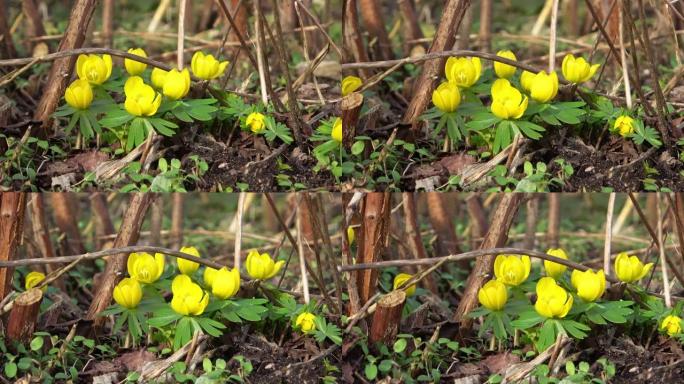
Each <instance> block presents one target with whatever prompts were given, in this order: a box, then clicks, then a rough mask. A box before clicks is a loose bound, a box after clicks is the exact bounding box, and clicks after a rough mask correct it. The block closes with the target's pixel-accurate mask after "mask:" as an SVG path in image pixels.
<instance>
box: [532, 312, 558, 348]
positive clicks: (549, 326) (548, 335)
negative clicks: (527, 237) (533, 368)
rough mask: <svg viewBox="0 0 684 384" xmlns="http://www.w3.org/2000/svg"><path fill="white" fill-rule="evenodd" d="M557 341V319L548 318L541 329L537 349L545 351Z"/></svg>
mask: <svg viewBox="0 0 684 384" xmlns="http://www.w3.org/2000/svg"><path fill="white" fill-rule="evenodd" d="M555 341H556V320H551V319H548V320H546V321H545V322H544V324H543V325H542V327H541V328H540V329H539V339H538V340H537V350H539V351H543V350H545V349H546V348H548V347H549V346H550V345H551V344H553V343H554V342H555Z"/></svg>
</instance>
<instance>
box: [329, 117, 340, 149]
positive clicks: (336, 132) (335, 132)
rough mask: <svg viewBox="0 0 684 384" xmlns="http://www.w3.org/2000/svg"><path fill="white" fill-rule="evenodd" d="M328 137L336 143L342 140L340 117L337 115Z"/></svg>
mask: <svg viewBox="0 0 684 384" xmlns="http://www.w3.org/2000/svg"><path fill="white" fill-rule="evenodd" d="M330 137H332V139H333V140H335V141H337V142H338V143H341V142H342V119H340V118H339V117H338V118H336V119H335V122H334V123H333V127H332V131H331V132H330Z"/></svg>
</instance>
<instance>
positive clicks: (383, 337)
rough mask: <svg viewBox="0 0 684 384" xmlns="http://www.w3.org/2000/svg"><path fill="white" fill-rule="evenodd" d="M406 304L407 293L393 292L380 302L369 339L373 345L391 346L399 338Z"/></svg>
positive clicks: (376, 308)
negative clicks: (380, 343)
mask: <svg viewBox="0 0 684 384" xmlns="http://www.w3.org/2000/svg"><path fill="white" fill-rule="evenodd" d="M405 302H406V292H404V291H403V290H396V291H392V292H390V293H388V294H386V295H385V296H383V297H381V298H380V300H378V303H377V305H376V307H375V313H374V314H373V321H372V322H371V329H370V334H369V339H370V342H371V343H377V342H383V343H385V344H390V343H392V342H393V341H394V338H395V337H397V332H398V331H399V325H400V324H401V312H402V310H403V309H404V303H405Z"/></svg>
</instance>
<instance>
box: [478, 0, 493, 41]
mask: <svg viewBox="0 0 684 384" xmlns="http://www.w3.org/2000/svg"><path fill="white" fill-rule="evenodd" d="M492 5H493V4H492V0H481V2H480V36H479V39H480V48H482V50H483V51H485V52H491V50H492V12H493V9H492Z"/></svg>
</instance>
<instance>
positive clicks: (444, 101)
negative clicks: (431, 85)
mask: <svg viewBox="0 0 684 384" xmlns="http://www.w3.org/2000/svg"><path fill="white" fill-rule="evenodd" d="M432 104H434V105H435V107H437V109H439V110H440V111H442V112H446V113H449V112H453V111H455V110H456V109H457V108H458V105H459V104H461V92H460V91H459V90H458V86H456V84H455V83H447V82H444V83H442V84H440V85H439V87H437V89H435V90H434V91H432Z"/></svg>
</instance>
